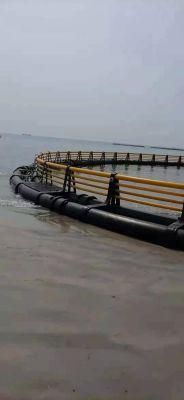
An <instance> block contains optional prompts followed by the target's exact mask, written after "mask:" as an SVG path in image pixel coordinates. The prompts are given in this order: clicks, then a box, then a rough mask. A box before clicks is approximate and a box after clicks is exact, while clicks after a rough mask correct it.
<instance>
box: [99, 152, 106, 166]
mask: <svg viewBox="0 0 184 400" xmlns="http://www.w3.org/2000/svg"><path fill="white" fill-rule="evenodd" d="M100 161H101V163H102V164H105V152H103V153H102V155H101V160H100Z"/></svg>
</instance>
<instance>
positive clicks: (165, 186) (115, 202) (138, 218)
mask: <svg viewBox="0 0 184 400" xmlns="http://www.w3.org/2000/svg"><path fill="white" fill-rule="evenodd" d="M106 164H112V165H118V164H122V165H123V164H125V165H129V164H134V165H152V166H157V165H159V166H163V167H164V166H175V167H177V168H182V167H183V166H184V157H183V156H175V155H160V154H157V155H156V154H142V153H141V154H140V153H139V154H137V153H117V152H116V153H112V152H102V153H100V152H81V151H79V152H70V151H68V152H47V153H41V154H39V155H38V156H36V158H35V161H34V164H32V165H31V166H22V167H19V168H17V169H16V170H15V171H14V173H13V175H12V176H11V178H10V183H11V185H12V187H13V188H14V191H15V193H19V194H21V195H22V196H23V197H24V198H25V199H27V200H29V201H32V202H33V203H35V204H38V205H41V206H43V207H47V208H49V209H50V210H53V211H56V212H58V213H60V214H65V215H67V216H70V217H72V218H77V219H79V220H81V221H83V222H86V223H90V224H93V225H96V226H99V227H101V228H105V229H109V230H112V231H115V232H118V233H122V234H126V235H129V236H132V237H135V238H138V239H141V240H145V241H149V242H153V243H156V244H160V245H163V246H167V247H171V248H178V249H182V250H184V184H183V183H176V182H167V181H161V180H152V179H145V178H138V177H133V176H127V175H123V174H120V173H110V172H102V171H98V170H96V169H95V166H97V165H106Z"/></svg>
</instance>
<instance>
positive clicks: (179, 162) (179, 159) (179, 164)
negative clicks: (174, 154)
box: [177, 156, 181, 168]
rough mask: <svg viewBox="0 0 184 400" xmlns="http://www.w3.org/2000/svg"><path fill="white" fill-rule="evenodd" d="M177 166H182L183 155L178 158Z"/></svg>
mask: <svg viewBox="0 0 184 400" xmlns="http://www.w3.org/2000/svg"><path fill="white" fill-rule="evenodd" d="M177 167H178V168H180V167H181V156H179V158H178V163H177Z"/></svg>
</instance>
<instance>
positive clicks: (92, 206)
mask: <svg viewBox="0 0 184 400" xmlns="http://www.w3.org/2000/svg"><path fill="white" fill-rule="evenodd" d="M23 179H24V177H23V176H22V175H21V174H20V175H19V171H18V170H17V171H15V173H14V175H12V177H11V178H10V183H11V185H12V187H13V189H14V191H15V192H16V193H20V194H21V195H22V196H23V197H24V198H25V199H27V200H29V201H32V202H33V203H36V204H39V205H41V206H43V207H46V208H49V209H51V210H54V211H56V212H58V213H61V214H65V215H67V216H69V217H72V218H76V219H79V220H81V221H83V222H87V223H90V224H93V225H96V226H99V227H101V228H105V229H108V230H112V231H114V232H118V233H123V234H126V235H129V236H132V237H135V238H137V239H142V240H146V241H149V242H153V243H157V244H160V245H164V246H168V247H172V248H180V249H182V250H184V229H183V228H184V226H183V225H184V224H182V223H179V222H177V220H174V219H173V220H172V219H171V218H165V217H162V218H160V221H159V219H158V218H155V222H154V216H153V215H152V221H151V220H150V221H149V220H148V215H149V214H146V213H143V212H142V213H141V212H140V211H136V210H132V215H131V211H129V212H128V213H127V215H126V214H125V215H123V208H121V207H120V208H119V210H120V211H121V212H120V213H119V214H118V213H117V212H113V207H109V206H106V205H104V204H103V203H101V202H100V201H98V200H97V199H95V198H94V197H93V196H86V195H85V196H83V197H82V196H80V195H79V196H77V195H70V196H68V197H67V193H62V192H60V191H59V190H58V192H57V191H56V192H54V193H52V192H50V193H49V192H43V191H42V185H41V184H40V190H38V189H35V188H34V187H33V186H32V187H31V185H32V184H31V183H27V182H26V181H24V180H23ZM72 196H73V197H72ZM115 209H116V208H114V210H115ZM116 210H117V209H116ZM144 214H145V219H144ZM141 215H142V217H141ZM136 216H137V218H136ZM164 221H165V223H164ZM159 222H163V223H159ZM171 222H172V223H171Z"/></svg>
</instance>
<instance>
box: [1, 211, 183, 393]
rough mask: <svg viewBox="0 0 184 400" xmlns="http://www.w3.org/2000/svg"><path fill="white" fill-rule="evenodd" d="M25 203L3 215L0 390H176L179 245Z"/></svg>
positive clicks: (179, 383)
mask: <svg viewBox="0 0 184 400" xmlns="http://www.w3.org/2000/svg"><path fill="white" fill-rule="evenodd" d="M26 213H27V214H26ZM26 213H25V215H22V214H21V213H18V212H17V214H16V213H11V212H10V211H8V212H7V214H6V212H4V213H3V215H1V222H0V236H1V240H0V254H1V262H0V396H2V397H0V399H1V400H32V399H38V400H42V399H44V400H70V399H76V400H120V399H121V400H124V399H126V400H152V399H154V400H155V399H157V400H163V399H167V400H173V399H177V400H180V399H182V400H183V393H184V357H183V351H184V335H183V331H184V319H183V314H184V263H183V253H182V252H176V251H173V250H168V249H165V248H162V247H159V246H156V245H152V244H148V243H144V242H141V241H138V240H134V239H130V238H128V237H125V236H121V235H118V234H114V233H111V232H108V231H105V230H102V229H99V228H95V227H93V226H89V225H85V224H83V223H79V222H77V221H73V220H71V219H69V218H67V217H64V216H58V215H56V214H54V213H49V211H45V210H40V211H39V210H38V211H37V214H36V216H35V215H31V214H30V215H29V214H28V212H27V210H26Z"/></svg>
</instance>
